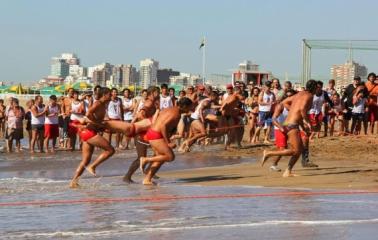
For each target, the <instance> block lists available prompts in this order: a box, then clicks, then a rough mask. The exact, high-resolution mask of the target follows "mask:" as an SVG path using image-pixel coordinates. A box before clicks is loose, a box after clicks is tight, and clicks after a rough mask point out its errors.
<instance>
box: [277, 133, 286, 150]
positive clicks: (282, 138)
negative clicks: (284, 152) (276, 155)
mask: <svg viewBox="0 0 378 240" xmlns="http://www.w3.org/2000/svg"><path fill="white" fill-rule="evenodd" d="M274 137H275V139H276V147H277V148H286V147H287V135H286V133H283V132H281V131H280V130H279V129H274Z"/></svg>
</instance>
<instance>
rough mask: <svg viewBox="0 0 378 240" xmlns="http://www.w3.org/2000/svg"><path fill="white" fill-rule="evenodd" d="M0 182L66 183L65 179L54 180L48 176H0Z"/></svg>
mask: <svg viewBox="0 0 378 240" xmlns="http://www.w3.org/2000/svg"><path fill="white" fill-rule="evenodd" d="M0 182H7V183H39V184H46V183H66V182H67V181H65V180H54V179H49V178H18V177H12V178H0Z"/></svg>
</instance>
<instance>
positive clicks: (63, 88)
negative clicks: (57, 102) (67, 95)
mask: <svg viewBox="0 0 378 240" xmlns="http://www.w3.org/2000/svg"><path fill="white" fill-rule="evenodd" d="M70 87H71V86H70V85H69V84H62V85H58V86H56V87H55V91H57V92H60V93H64V92H65V91H67V90H68V89H69V88H70Z"/></svg>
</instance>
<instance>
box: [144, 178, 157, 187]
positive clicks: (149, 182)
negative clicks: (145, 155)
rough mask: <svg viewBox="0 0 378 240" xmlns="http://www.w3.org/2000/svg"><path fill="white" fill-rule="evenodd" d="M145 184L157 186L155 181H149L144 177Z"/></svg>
mask: <svg viewBox="0 0 378 240" xmlns="http://www.w3.org/2000/svg"><path fill="white" fill-rule="evenodd" d="M143 185H146V186H156V185H157V184H156V183H155V182H153V181H149V180H146V179H144V180H143Z"/></svg>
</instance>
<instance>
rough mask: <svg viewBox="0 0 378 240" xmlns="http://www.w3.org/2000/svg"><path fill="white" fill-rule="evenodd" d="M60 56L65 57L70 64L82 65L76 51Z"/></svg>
mask: <svg viewBox="0 0 378 240" xmlns="http://www.w3.org/2000/svg"><path fill="white" fill-rule="evenodd" d="M60 58H61V59H64V60H65V61H66V63H68V64H69V65H80V59H79V58H78V57H77V56H76V54H75V53H62V55H61V56H60Z"/></svg>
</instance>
